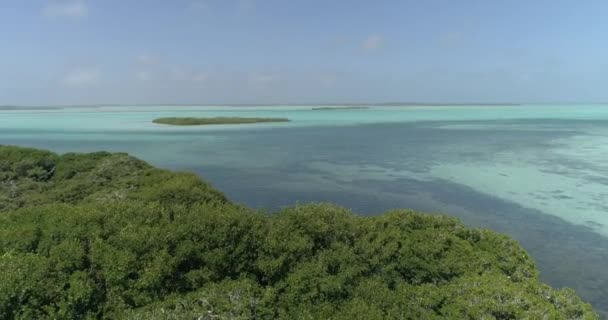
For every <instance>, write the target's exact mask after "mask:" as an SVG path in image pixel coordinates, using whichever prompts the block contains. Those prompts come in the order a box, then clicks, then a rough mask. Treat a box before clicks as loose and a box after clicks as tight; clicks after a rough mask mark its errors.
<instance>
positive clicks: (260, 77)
mask: <svg viewBox="0 0 608 320" xmlns="http://www.w3.org/2000/svg"><path fill="white" fill-rule="evenodd" d="M279 80H281V77H280V76H279V75H278V74H276V73H256V74H253V75H251V76H250V77H249V82H250V83H251V84H257V85H267V84H270V83H273V82H276V81H279Z"/></svg>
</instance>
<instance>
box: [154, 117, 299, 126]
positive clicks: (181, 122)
mask: <svg viewBox="0 0 608 320" xmlns="http://www.w3.org/2000/svg"><path fill="white" fill-rule="evenodd" d="M288 121H289V119H286V118H241V117H215V118H192V117H187V118H177V117H167V118H158V119H154V120H152V122H154V123H157V124H168V125H173V126H203V125H213V124H245V123H262V122H288Z"/></svg>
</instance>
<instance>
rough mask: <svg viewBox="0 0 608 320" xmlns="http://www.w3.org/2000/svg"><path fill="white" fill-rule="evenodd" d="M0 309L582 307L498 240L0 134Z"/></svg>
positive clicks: (350, 315)
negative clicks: (278, 197) (16, 141)
mask: <svg viewBox="0 0 608 320" xmlns="http://www.w3.org/2000/svg"><path fill="white" fill-rule="evenodd" d="M0 270H1V272H2V280H1V281H0V319H277V318H279V319H522V318H528V319H597V315H596V314H595V313H594V312H593V310H592V308H591V306H590V305H589V304H587V303H584V302H583V301H581V299H580V298H579V297H578V296H577V295H576V293H575V292H574V291H573V290H571V289H559V290H558V289H553V288H551V287H549V286H547V285H545V284H543V283H541V282H540V281H539V279H538V270H537V269H536V266H535V264H534V262H533V260H532V258H531V257H530V256H529V255H528V254H527V253H526V252H525V251H524V250H523V249H522V248H521V247H520V246H519V245H518V244H517V243H516V242H515V241H514V240H512V239H510V238H509V237H507V236H505V235H501V234H497V233H494V232H492V231H489V230H484V229H473V228H467V227H465V226H463V225H462V224H461V223H460V222H458V221H457V220H456V219H453V218H450V217H446V216H440V215H428V214H422V213H417V212H413V211H410V210H397V211H391V212H387V213H385V214H383V215H379V216H358V215H354V214H353V213H351V212H350V211H349V210H347V209H344V208H341V207H338V206H335V205H331V204H308V205H297V206H294V207H291V208H286V209H283V210H281V211H280V212H276V213H272V214H267V213H264V212H258V211H255V210H252V209H249V208H246V207H244V206H241V205H237V204H233V203H231V202H229V201H228V200H227V199H226V197H225V196H224V195H223V194H222V193H221V192H219V191H217V190H215V189H213V188H212V187H211V186H210V185H209V184H207V183H205V182H203V181H202V180H200V179H199V178H198V177H197V176H196V175H194V174H191V173H174V172H169V171H165V170H160V169H156V168H153V167H151V166H150V165H148V164H146V163H145V162H143V161H141V160H138V159H135V158H133V157H130V156H128V155H127V154H112V153H107V152H100V153H92V154H64V155H57V154H54V153H51V152H47V151H41V150H34V149H27V148H17V147H5V146H0Z"/></svg>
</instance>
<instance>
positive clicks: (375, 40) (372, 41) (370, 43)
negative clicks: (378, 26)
mask: <svg viewBox="0 0 608 320" xmlns="http://www.w3.org/2000/svg"><path fill="white" fill-rule="evenodd" d="M383 45H384V38H383V37H382V36H380V35H377V34H372V35H369V36H368V37H367V38H366V39H365V41H364V42H363V49H365V50H367V51H376V50H378V49H381V48H382V46H383Z"/></svg>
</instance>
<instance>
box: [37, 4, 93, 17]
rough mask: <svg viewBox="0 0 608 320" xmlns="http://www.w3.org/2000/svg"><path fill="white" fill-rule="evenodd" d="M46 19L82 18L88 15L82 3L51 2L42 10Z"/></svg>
mask: <svg viewBox="0 0 608 320" xmlns="http://www.w3.org/2000/svg"><path fill="white" fill-rule="evenodd" d="M43 14H44V16H46V17H52V18H55V17H67V18H84V17H86V16H87V15H88V14H89V8H88V6H87V4H86V3H85V2H84V1H80V0H68V1H53V2H51V3H49V4H47V5H46V7H45V8H44V10H43Z"/></svg>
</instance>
